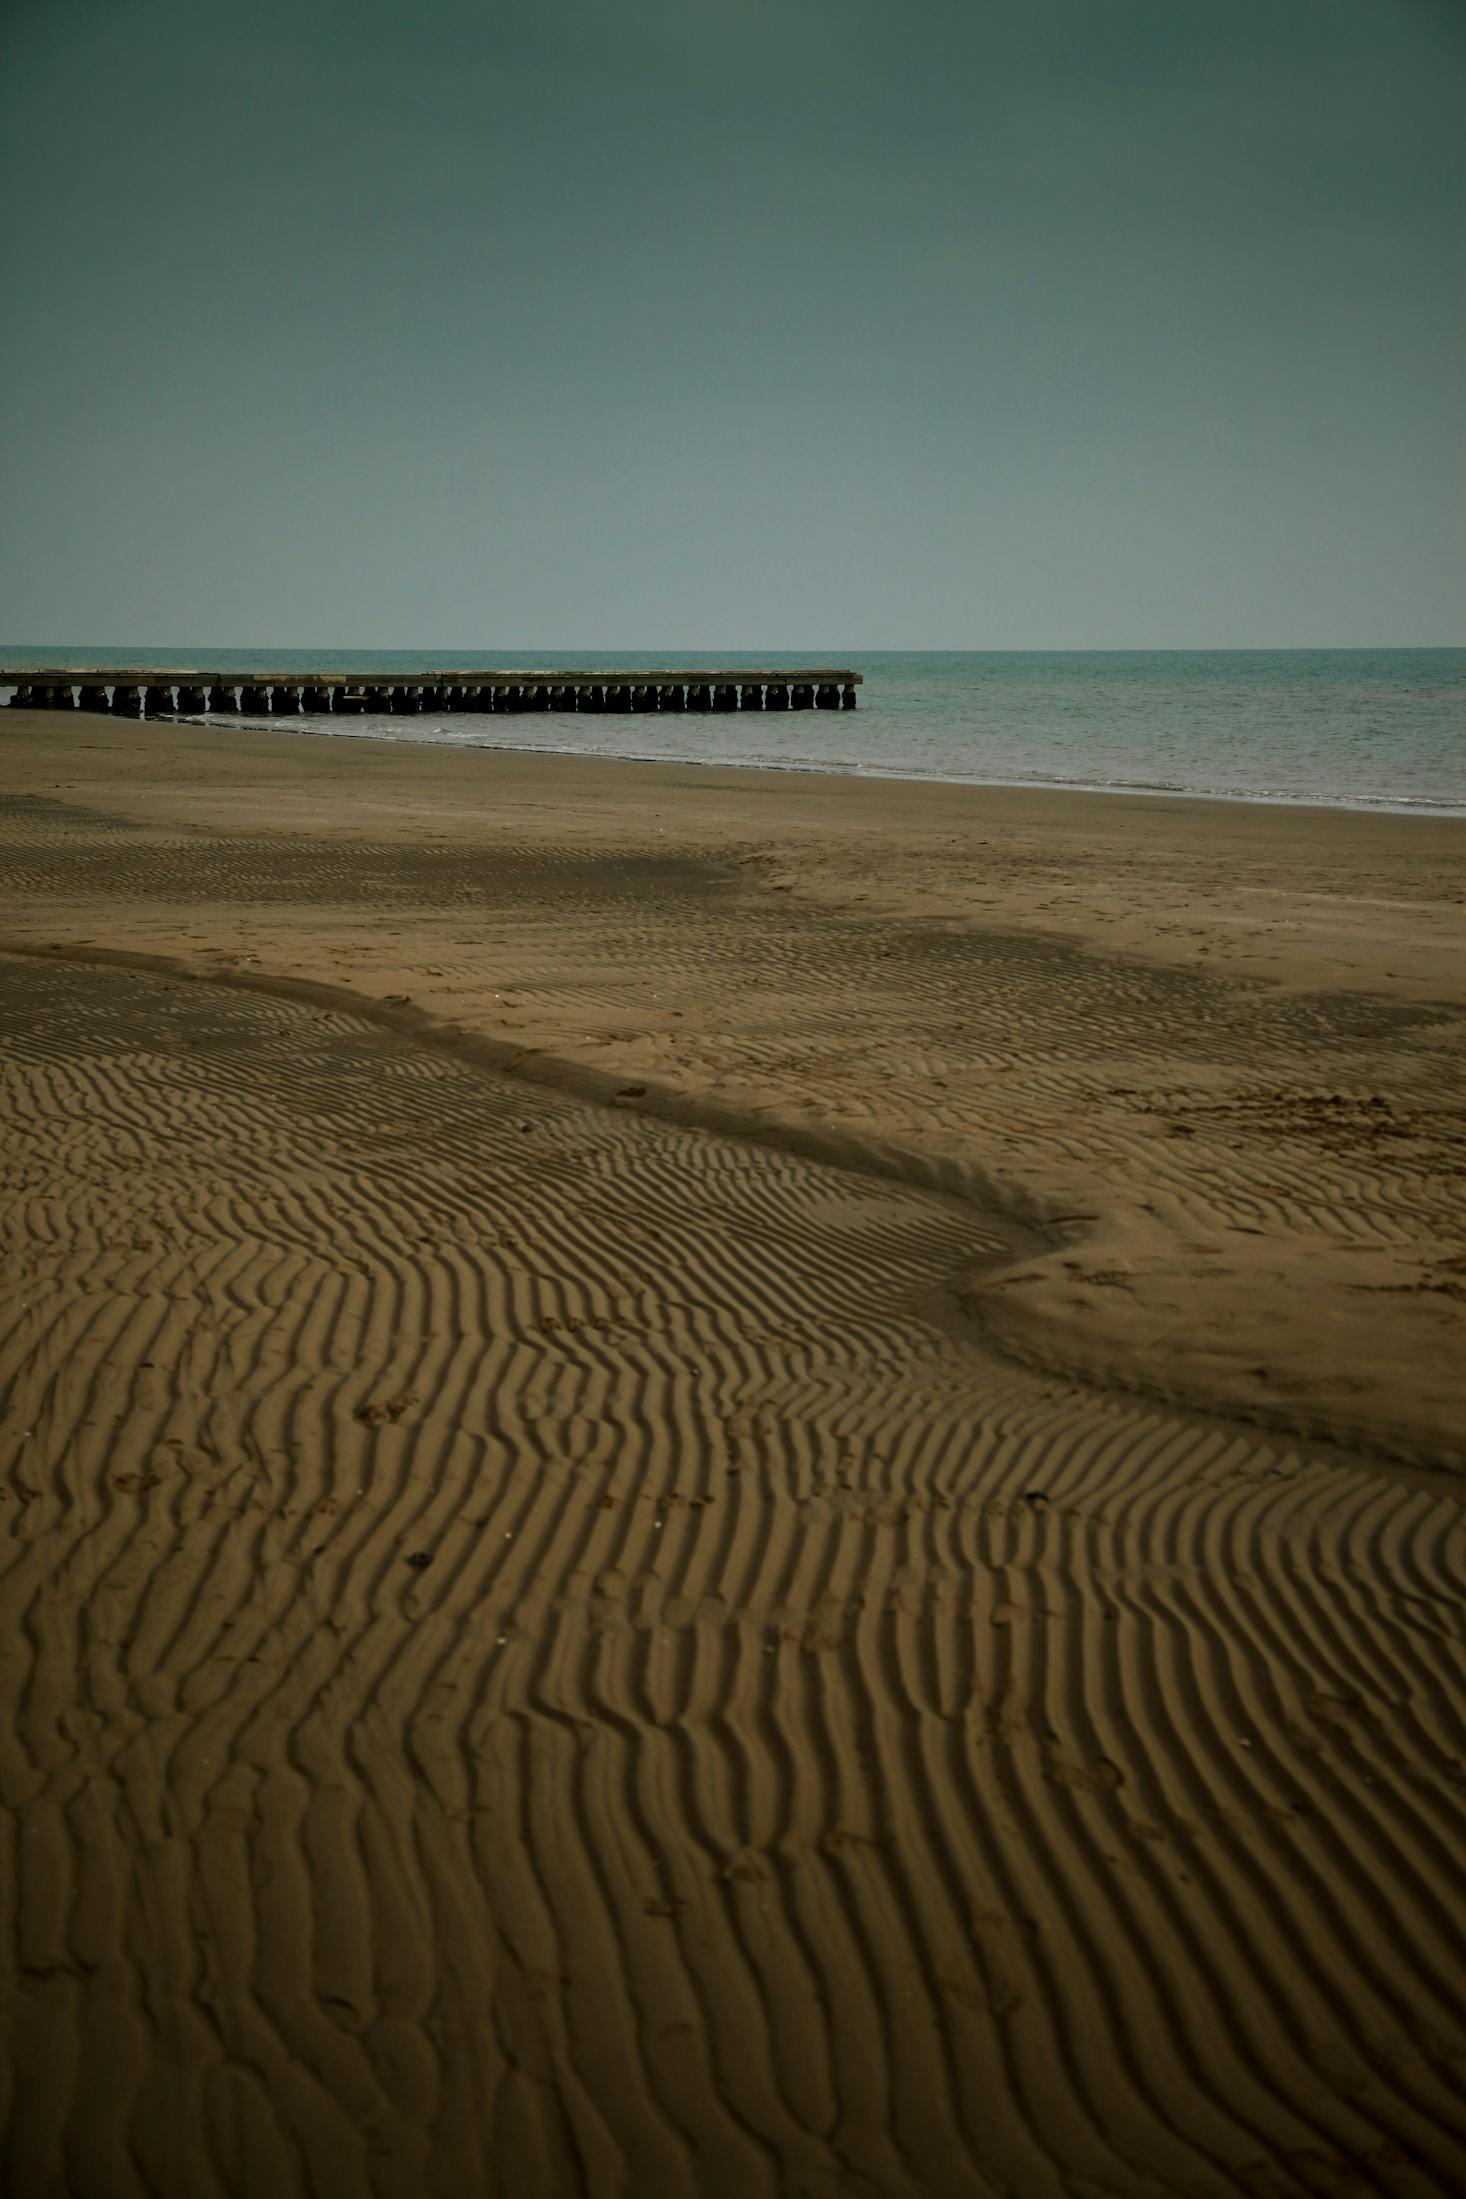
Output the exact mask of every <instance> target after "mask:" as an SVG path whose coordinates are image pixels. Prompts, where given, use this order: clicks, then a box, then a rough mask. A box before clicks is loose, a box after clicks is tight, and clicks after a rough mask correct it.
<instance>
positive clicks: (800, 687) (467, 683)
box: [0, 664, 861, 718]
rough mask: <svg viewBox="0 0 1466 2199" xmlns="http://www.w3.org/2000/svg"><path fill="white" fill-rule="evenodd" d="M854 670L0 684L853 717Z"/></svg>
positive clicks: (92, 675) (3, 682)
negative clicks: (806, 712)
mask: <svg viewBox="0 0 1466 2199" xmlns="http://www.w3.org/2000/svg"><path fill="white" fill-rule="evenodd" d="M860 685H861V675H860V673H859V672H852V671H850V670H849V669H848V668H845V667H840V666H835V667H831V666H827V665H814V666H800V667H798V668H795V669H791V668H790V667H788V666H778V667H775V668H774V669H772V670H763V671H760V670H754V669H752V668H750V667H748V666H746V665H745V666H730V667H725V668H723V669H718V668H712V669H708V670H703V669H701V668H699V669H696V670H685V669H681V668H678V667H671V668H668V667H665V666H658V667H652V668H648V669H646V670H633V671H624V670H623V671H615V672H607V671H594V670H592V671H584V672H576V671H564V670H561V669H560V668H558V667H555V668H553V669H546V670H541V671H503V672H486V671H483V670H482V669H480V668H466V667H462V666H451V665H448V666H443V667H441V668H439V669H436V670H433V671H427V672H424V671H401V672H393V671H376V672H372V673H363V672H348V671H342V672H322V671H319V670H316V669H314V668H311V667H301V668H299V669H295V670H292V669H291V668H290V667H288V666H283V667H281V668H280V669H279V670H276V671H269V672H261V671H258V670H240V671H238V672H219V671H205V670H203V669H202V668H201V667H199V666H196V665H170V666H158V665H101V664H97V665H88V666H86V667H85V668H83V669H80V670H79V669H77V668H76V667H75V666H70V667H68V666H65V665H51V666H37V667H34V668H31V669H28V670H25V671H15V672H11V673H4V672H0V688H3V687H7V686H8V687H10V688H11V689H12V690H13V692H12V696H11V701H12V703H14V704H15V705H17V706H19V707H22V708H26V709H31V710H74V709H77V708H80V709H82V710H104V711H108V712H110V713H111V714H112V715H114V716H117V717H131V718H143V717H147V718H161V717H199V716H202V715H204V714H206V713H207V714H213V713H222V714H226V715H228V716H232V717H240V716H243V717H248V718H258V717H277V718H278V717H299V716H300V715H301V714H302V713H305V714H306V715H308V716H312V717H318V716H326V715H341V716H347V715H363V714H365V713H368V712H370V713H371V714H372V715H373V716H386V717H417V716H419V715H421V714H422V713H423V712H424V711H428V712H432V713H434V714H438V713H441V712H446V711H458V710H463V711H478V712H483V713H487V714H492V715H494V716H501V715H510V714H514V713H517V712H520V711H531V710H574V711H654V710H668V711H685V710H694V711H696V710H853V709H854V708H855V697H856V689H857V688H858V687H859V686H860Z"/></svg>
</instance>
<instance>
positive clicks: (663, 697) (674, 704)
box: [657, 684, 687, 710]
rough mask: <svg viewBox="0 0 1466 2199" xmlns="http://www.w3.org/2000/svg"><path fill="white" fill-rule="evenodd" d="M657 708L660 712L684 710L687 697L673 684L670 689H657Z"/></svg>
mask: <svg viewBox="0 0 1466 2199" xmlns="http://www.w3.org/2000/svg"><path fill="white" fill-rule="evenodd" d="M657 707H658V708H659V709H661V710H685V709H686V708H687V696H686V694H685V692H684V691H683V689H682V688H681V687H680V686H677V685H675V684H674V685H673V686H670V687H659V688H658V689H657Z"/></svg>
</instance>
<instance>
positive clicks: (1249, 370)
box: [0, 0, 1466, 661]
mask: <svg viewBox="0 0 1466 2199" xmlns="http://www.w3.org/2000/svg"><path fill="white" fill-rule="evenodd" d="M0 60H3V81H4V84H5V122H4V128H3V132H0V298H3V299H4V301H5V309H4V316H3V335H0V482H3V484H4V497H5V505H6V523H5V524H4V526H3V527H0V641H3V642H6V643H11V644H16V643H20V644H25V643H37V644H39V643H53V644H58V645H59V644H65V645H72V646H80V645H83V644H96V645H104V644H106V645H117V644H122V643H132V644H135V645H139V646H142V645H150V646H159V647H163V646H174V645H176V646H178V647H180V648H182V647H186V646H187V645H189V644H193V645H196V646H199V647H212V648H227V647H230V646H239V647H250V648H264V647H272V646H275V645H280V646H283V647H292V646H294V647H301V648H331V647H341V648H392V647H401V648H404V649H407V648H410V649H439V648H441V649H452V648H461V649H465V650H468V649H474V650H477V649H494V648H496V647H502V648H504V649H510V648H544V649H576V648H585V649H587V650H590V649H618V648H624V649H638V648H645V649H649V650H650V649H657V650H671V649H677V650H687V651H694V652H695V651H699V650H710V651H716V650H717V649H719V648H724V649H729V650H734V649H760V648H767V649H770V650H784V649H795V650H801V649H810V650H815V651H817V652H819V653H820V654H822V655H824V654H833V653H835V652H839V653H840V654H839V661H844V660H845V659H846V658H848V657H850V656H851V655H852V654H855V655H858V652H859V651H860V650H861V649H872V650H874V649H967V648H971V649H990V648H1015V649H1025V648H1122V647H1156V648H1160V647H1176V648H1184V647H1265V646H1317V647H1322V646H1343V645H1353V644H1357V645H1373V646H1383V645H1397V646H1403V645H1409V644H1416V643H1419V644H1445V643H1459V642H1461V641H1463V640H1466V615H1463V607H1466V534H1463V519H1462V515H1463V513H1466V128H1463V127H1462V121H1461V118H1462V116H1463V115H1466V0H233V4H230V5H226V4H224V0H0Z"/></svg>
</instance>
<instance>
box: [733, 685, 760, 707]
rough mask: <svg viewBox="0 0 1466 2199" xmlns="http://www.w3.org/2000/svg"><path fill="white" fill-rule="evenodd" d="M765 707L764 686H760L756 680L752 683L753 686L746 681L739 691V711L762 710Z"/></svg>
mask: <svg viewBox="0 0 1466 2199" xmlns="http://www.w3.org/2000/svg"><path fill="white" fill-rule="evenodd" d="M763 706H764V691H763V688H762V686H761V685H760V683H759V682H758V681H757V680H755V681H754V682H752V684H749V683H748V682H746V681H745V682H744V683H743V684H742V685H741V686H740V687H739V690H738V707H739V709H740V710H762V708H763Z"/></svg>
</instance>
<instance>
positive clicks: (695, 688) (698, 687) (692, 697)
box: [687, 680, 713, 710]
mask: <svg viewBox="0 0 1466 2199" xmlns="http://www.w3.org/2000/svg"><path fill="white" fill-rule="evenodd" d="M687 707H688V709H689V710H711V709H712V707H713V691H712V689H711V688H710V687H705V686H704V685H703V683H702V681H701V680H694V681H692V682H691V684H690V685H689V687H688V690H687Z"/></svg>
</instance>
